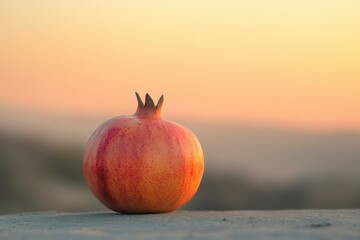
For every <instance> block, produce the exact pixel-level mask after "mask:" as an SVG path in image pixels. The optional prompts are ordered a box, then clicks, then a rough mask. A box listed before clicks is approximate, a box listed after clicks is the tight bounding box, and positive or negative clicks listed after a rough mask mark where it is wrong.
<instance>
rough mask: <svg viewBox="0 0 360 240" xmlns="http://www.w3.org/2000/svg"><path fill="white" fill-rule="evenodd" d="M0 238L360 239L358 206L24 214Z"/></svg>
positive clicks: (9, 218) (4, 225) (4, 221)
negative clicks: (130, 212)
mask: <svg viewBox="0 0 360 240" xmlns="http://www.w3.org/2000/svg"><path fill="white" fill-rule="evenodd" d="M0 239H2V240H5V239H326V240H329V239H360V210H301V211H226V212H221V211H218V212H215V211H203V212H199V211H177V212H173V213H168V214H151V215H122V214H117V213H112V212H91V213H56V212H45V213H25V214H16V215H4V216H0Z"/></svg>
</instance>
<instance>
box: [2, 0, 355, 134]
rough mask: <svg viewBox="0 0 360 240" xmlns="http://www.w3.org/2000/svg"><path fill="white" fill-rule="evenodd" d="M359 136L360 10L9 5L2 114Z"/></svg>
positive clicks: (207, 2)
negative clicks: (145, 99)
mask: <svg viewBox="0 0 360 240" xmlns="http://www.w3.org/2000/svg"><path fill="white" fill-rule="evenodd" d="M135 91H138V92H139V93H140V94H141V95H145V93H146V92H148V93H149V94H150V95H151V96H152V97H153V98H155V99H156V100H157V99H158V98H159V97H160V95H161V94H164V95H165V103H164V114H165V117H168V118H171V117H179V118H185V119H190V120H197V121H211V122H232V123H247V124H260V125H268V126H277V127H290V128H300V129H313V130H344V129H345V130H360V1H357V0H353V1H351V0H349V1H348V0H333V1H331V0H328V1H325V0H324V1H321V0H318V1H317V0H315V1H310V0H309V1H307V0H304V1H268V0H263V1H260V0H252V1H247V0H245V1H235V0H223V1H211V0H197V1H165V0H159V1H146V0H143V1H139V0H133V1H111V0H109V1H85V0H84V1H80V0H71V1H70V0H64V1H55V0H49V1H40V0H38V1H37V0H33V1H25V0H23V1H20V0H12V1H10V0H9V1H1V2H0V108H11V109H18V110H19V111H22V110H24V111H25V110H26V111H29V110H30V111H37V112H39V111H40V112H47V113H55V114H71V115H114V116H115V115H121V114H131V113H133V112H134V111H135V108H136V99H135V95H134V92H135Z"/></svg>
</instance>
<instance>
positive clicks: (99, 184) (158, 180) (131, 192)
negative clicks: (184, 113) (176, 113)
mask: <svg viewBox="0 0 360 240" xmlns="http://www.w3.org/2000/svg"><path fill="white" fill-rule="evenodd" d="M135 94H136V97H137V101H138V108H137V111H136V112H135V114H133V115H128V116H119V117H115V118H113V119H110V120H108V121H106V122H105V123H103V124H102V125H101V126H100V127H98V128H97V129H96V130H95V132H94V133H93V134H92V136H91V137H90V139H89V141H88V144H87V146H86V149H85V154H84V162H83V168H84V169H83V171H84V176H85V179H86V182H87V183H88V185H89V187H90V188H91V190H92V192H93V194H94V195H95V196H96V198H97V199H99V200H100V201H101V202H102V203H103V204H104V205H105V206H107V207H108V208H110V209H111V210H113V211H117V212H122V213H162V212H170V211H174V210H176V209H177V208H179V207H181V206H182V205H184V204H186V203H187V202H188V201H190V199H191V198H192V197H193V196H194V195H195V193H196V191H197V189H198V187H199V185H200V182H201V178H202V176H203V172H204V156H203V152H202V149H201V145H200V143H199V141H198V139H197V138H196V136H195V135H194V134H193V133H192V132H191V131H190V130H188V129H186V128H185V127H183V126H181V125H179V124H176V123H174V122H171V121H168V120H165V119H163V118H162V116H161V108H162V105H163V101H164V96H161V98H160V99H159V101H158V103H157V105H156V106H155V104H154V102H153V100H152V99H151V97H150V96H149V95H148V94H146V97H145V104H144V103H143V101H142V100H141V98H140V96H139V94H138V93H135Z"/></svg>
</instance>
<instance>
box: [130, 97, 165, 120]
mask: <svg viewBox="0 0 360 240" xmlns="http://www.w3.org/2000/svg"><path fill="white" fill-rule="evenodd" d="M135 95H136V99H137V101H138V108H137V110H136V113H135V115H136V116H137V117H139V118H161V108H162V105H163V102H164V95H161V97H160V99H159V101H158V102H157V104H156V106H155V103H154V101H153V99H152V98H151V97H150V95H149V94H148V93H147V94H146V95H145V104H144V102H143V101H142V100H141V97H140V95H139V94H138V93H137V92H135Z"/></svg>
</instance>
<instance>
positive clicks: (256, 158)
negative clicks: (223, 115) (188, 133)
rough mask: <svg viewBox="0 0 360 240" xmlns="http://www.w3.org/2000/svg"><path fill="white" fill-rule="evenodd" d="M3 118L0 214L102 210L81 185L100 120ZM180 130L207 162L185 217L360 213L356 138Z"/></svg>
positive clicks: (219, 127)
mask: <svg viewBox="0 0 360 240" xmlns="http://www.w3.org/2000/svg"><path fill="white" fill-rule="evenodd" d="M8 113H9V112H8ZM2 116H4V117H3V118H2V119H1V120H0V191H1V192H0V213H12V212H20V211H36V210H62V211H87V210H100V209H104V208H103V206H102V205H101V204H100V203H99V202H98V201H97V200H96V199H95V198H94V197H93V196H92V194H91V193H90V191H89V189H88V188H87V186H86V184H85V182H84V179H83V177H82V155H83V148H84V144H85V143H86V141H87V138H88V136H90V134H91V132H92V131H93V130H94V129H95V128H96V127H97V126H98V125H99V124H100V123H101V122H102V121H104V120H106V118H105V117H104V119H98V118H85V117H84V118H79V117H76V118H71V117H67V118H66V117H58V116H50V117H48V116H43V115H41V116H37V115H36V114H29V115H28V116H27V117H26V116H25V115H24V116H23V117H22V118H16V121H15V117H14V116H13V118H14V119H13V120H12V119H11V118H12V115H11V114H7V115H2ZM40 119H41V120H40ZM89 119H90V120H89ZM178 122H180V123H182V124H184V125H185V126H187V127H189V128H190V129H192V130H193V131H194V132H195V133H196V135H197V136H198V137H199V139H200V142H201V143H202V145H203V148H204V152H205V161H206V170H205V176H204V179H203V181H202V184H201V187H200V189H199V191H198V194H197V195H196V196H195V198H194V199H193V200H192V201H191V202H190V203H189V204H188V205H187V206H185V208H187V209H213V210H215V209H218V210H220V209H221V210H227V209H229V210H230V209H287V208H359V207H360V150H359V149H360V133H356V132H353V133H350V132H342V133H311V132H300V131H292V130H286V129H285V130H284V129H274V128H264V127H254V126H239V125H231V124H220V123H196V122H186V121H181V120H178ZM1 129H2V130H1Z"/></svg>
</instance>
